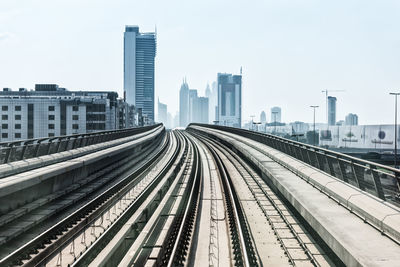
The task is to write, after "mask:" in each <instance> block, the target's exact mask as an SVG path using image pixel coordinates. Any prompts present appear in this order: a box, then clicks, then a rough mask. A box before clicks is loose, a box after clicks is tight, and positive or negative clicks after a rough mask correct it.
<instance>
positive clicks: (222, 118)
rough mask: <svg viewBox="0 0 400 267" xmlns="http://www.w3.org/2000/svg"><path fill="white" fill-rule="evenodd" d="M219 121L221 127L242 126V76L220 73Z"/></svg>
mask: <svg viewBox="0 0 400 267" xmlns="http://www.w3.org/2000/svg"><path fill="white" fill-rule="evenodd" d="M217 80H218V119H219V124H220V125H225V126H231V127H238V128H241V126H242V75H232V74H227V73H218V78H217Z"/></svg>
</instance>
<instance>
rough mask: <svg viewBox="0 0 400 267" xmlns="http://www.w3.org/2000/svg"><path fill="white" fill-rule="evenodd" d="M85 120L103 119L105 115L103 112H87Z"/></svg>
mask: <svg viewBox="0 0 400 267" xmlns="http://www.w3.org/2000/svg"><path fill="white" fill-rule="evenodd" d="M86 120H88V121H105V120H106V115H105V114H87V115H86Z"/></svg>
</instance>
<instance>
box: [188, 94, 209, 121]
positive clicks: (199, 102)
mask: <svg viewBox="0 0 400 267" xmlns="http://www.w3.org/2000/svg"><path fill="white" fill-rule="evenodd" d="M192 122H197V123H208V97H199V96H198V95H197V90H194V89H190V90H189V123H192Z"/></svg>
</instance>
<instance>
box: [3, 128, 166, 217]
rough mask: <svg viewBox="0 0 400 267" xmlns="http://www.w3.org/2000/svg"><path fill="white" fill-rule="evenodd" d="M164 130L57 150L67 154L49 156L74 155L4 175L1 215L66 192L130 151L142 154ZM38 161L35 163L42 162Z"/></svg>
mask: <svg viewBox="0 0 400 267" xmlns="http://www.w3.org/2000/svg"><path fill="white" fill-rule="evenodd" d="M164 133H165V129H164V127H159V128H157V129H155V130H154V131H151V132H150V133H145V134H141V136H140V137H139V138H133V137H129V138H128V139H126V138H122V139H124V140H122V139H121V140H114V141H110V142H106V143H102V144H96V145H93V146H94V147H91V146H88V147H85V148H82V149H75V150H73V151H69V152H62V153H57V154H63V155H57V154H53V155H49V156H45V157H50V158H55V159H57V161H59V160H60V158H63V157H69V156H71V154H72V159H67V160H63V161H62V162H57V163H54V164H51V165H48V166H45V167H40V168H36V169H33V170H29V171H26V172H21V173H18V174H15V175H11V176H8V177H6V178H3V179H0V215H1V214H6V213H9V212H10V211H12V210H14V209H17V208H18V207H20V206H22V205H25V204H27V203H31V202H33V201H34V200H36V199H39V198H41V197H43V196H46V195H49V194H52V193H54V192H58V191H60V192H62V190H63V188H66V187H68V186H70V185H73V184H79V181H80V180H81V179H84V178H85V177H87V176H89V175H90V174H92V173H95V172H97V171H98V170H100V169H102V168H104V166H107V165H110V164H112V163H114V162H117V161H118V160H121V159H123V158H124V157H126V156H127V155H131V154H132V153H135V154H139V153H141V151H143V149H145V148H146V147H148V146H150V145H152V144H153V143H154V142H155V140H157V139H160V138H161V137H162V136H163V134H164ZM129 140H130V141H129ZM116 142H117V143H116ZM107 143H109V144H107ZM82 150H83V151H82ZM88 151H90V152H88ZM82 153H83V154H84V155H83V156H82ZM66 154H67V155H66ZM42 160H43V158H42V159H41V160H39V161H37V162H42ZM37 162H36V163H35V164H38V163H37Z"/></svg>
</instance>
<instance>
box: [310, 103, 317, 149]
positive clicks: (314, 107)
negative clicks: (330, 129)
mask: <svg viewBox="0 0 400 267" xmlns="http://www.w3.org/2000/svg"><path fill="white" fill-rule="evenodd" d="M310 107H311V108H313V110H314V136H313V140H314V146H315V145H316V142H315V136H316V133H315V109H316V108H318V107H319V106H310Z"/></svg>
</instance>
